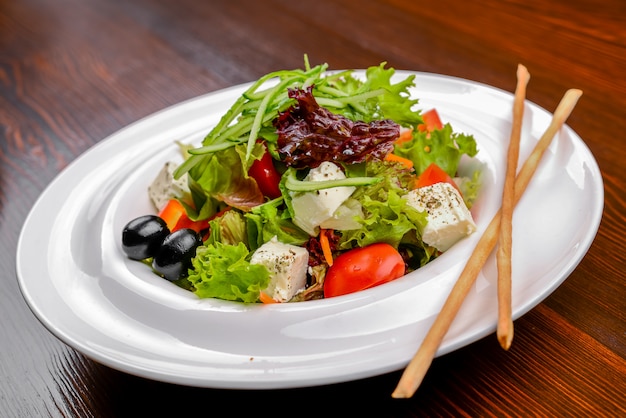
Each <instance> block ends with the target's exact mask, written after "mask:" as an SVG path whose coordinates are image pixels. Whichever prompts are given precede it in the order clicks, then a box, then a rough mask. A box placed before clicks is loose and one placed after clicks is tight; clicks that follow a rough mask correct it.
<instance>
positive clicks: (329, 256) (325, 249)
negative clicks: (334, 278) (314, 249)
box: [320, 229, 333, 266]
mask: <svg viewBox="0 0 626 418" xmlns="http://www.w3.org/2000/svg"><path fill="white" fill-rule="evenodd" d="M327 232H328V231H327V230H326V229H322V230H321V231H320V245H321V246H322V253H324V258H325V259H326V263H328V266H332V265H333V252H332V250H331V249H330V241H329V240H328V235H326V234H327Z"/></svg>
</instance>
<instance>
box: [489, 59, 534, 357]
mask: <svg viewBox="0 0 626 418" xmlns="http://www.w3.org/2000/svg"><path fill="white" fill-rule="evenodd" d="M529 79H530V74H529V73H528V70H527V69H526V67H524V66H523V65H522V64H518V66H517V86H516V87H515V98H514V101H513V125H512V127H511V137H510V140H509V149H508V151H507V166H506V174H505V178H504V189H503V191H502V208H501V213H502V215H501V217H500V238H499V242H498V244H499V245H498V251H497V253H496V255H497V263H498V328H497V336H498V341H499V342H500V346H501V347H502V348H504V349H505V350H508V349H509V348H510V347H511V342H512V341H513V319H512V317H511V315H512V314H511V275H512V266H511V253H512V247H513V208H514V207H515V202H514V200H515V174H516V173H517V160H518V159H519V148H520V137H521V136H522V119H523V117H524V101H525V100H526V86H527V85H528V80H529Z"/></svg>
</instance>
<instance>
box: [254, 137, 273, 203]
mask: <svg viewBox="0 0 626 418" xmlns="http://www.w3.org/2000/svg"><path fill="white" fill-rule="evenodd" d="M263 147H264V148H265V144H263ZM248 174H249V175H250V177H252V178H253V179H254V180H256V182H257V184H258V185H259V189H260V190H261V193H263V195H264V196H267V197H269V198H270V199H276V198H277V197H280V196H281V192H280V188H279V187H278V184H279V183H280V175H279V174H278V171H276V167H274V161H273V160H272V156H271V155H270V153H269V151H267V148H265V152H264V153H263V157H261V159H260V160H255V161H254V162H253V163H252V166H250V169H249V170H248Z"/></svg>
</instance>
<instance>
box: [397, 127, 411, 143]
mask: <svg viewBox="0 0 626 418" xmlns="http://www.w3.org/2000/svg"><path fill="white" fill-rule="evenodd" d="M412 139H413V130H412V129H407V130H406V131H402V132H401V133H400V136H399V137H398V139H396V140H395V143H396V144H398V145H399V144H404V143H405V142H409V141H410V140H412Z"/></svg>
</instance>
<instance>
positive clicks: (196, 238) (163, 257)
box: [152, 229, 202, 281]
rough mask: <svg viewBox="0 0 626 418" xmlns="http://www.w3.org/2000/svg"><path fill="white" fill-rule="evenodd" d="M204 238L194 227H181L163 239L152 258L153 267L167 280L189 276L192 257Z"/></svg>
mask: <svg viewBox="0 0 626 418" xmlns="http://www.w3.org/2000/svg"><path fill="white" fill-rule="evenodd" d="M200 245H202V239H201V238H200V235H198V233H197V232H195V231H194V230H192V229H179V230H178V231H175V232H172V233H171V234H169V235H168V236H167V237H165V239H164V240H163V243H162V244H161V246H160V247H159V249H158V251H157V253H156V254H155V255H154V259H153V260H152V268H153V269H154V271H156V272H157V273H159V274H161V275H162V276H163V277H165V278H166V279H167V280H170V281H174V280H178V279H179V278H181V277H185V276H187V270H188V269H189V268H190V267H191V259H192V258H193V257H194V256H195V255H196V249H197V248H198V247H199V246H200Z"/></svg>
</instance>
